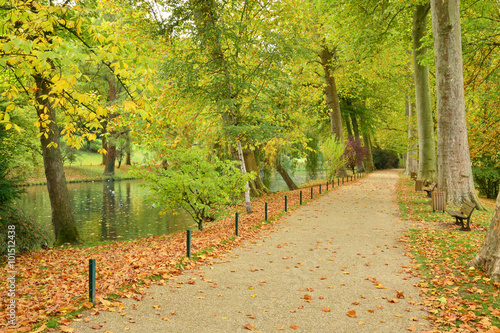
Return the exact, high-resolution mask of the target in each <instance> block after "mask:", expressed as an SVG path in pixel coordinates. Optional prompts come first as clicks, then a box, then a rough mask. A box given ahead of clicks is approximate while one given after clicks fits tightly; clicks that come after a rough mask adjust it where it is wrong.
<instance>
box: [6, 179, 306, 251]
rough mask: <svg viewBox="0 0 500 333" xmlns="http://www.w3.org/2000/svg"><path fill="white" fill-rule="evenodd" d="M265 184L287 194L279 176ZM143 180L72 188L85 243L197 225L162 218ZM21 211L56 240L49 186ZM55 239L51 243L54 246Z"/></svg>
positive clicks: (37, 189) (35, 190) (32, 192)
mask: <svg viewBox="0 0 500 333" xmlns="http://www.w3.org/2000/svg"><path fill="white" fill-rule="evenodd" d="M291 176H292V178H293V179H294V181H295V182H296V184H297V185H301V184H303V183H304V182H305V181H306V178H307V177H306V172H305V171H296V172H295V173H294V174H293V175H291ZM264 182H265V183H267V184H266V185H267V186H269V187H270V189H271V190H272V191H273V192H275V191H283V190H287V186H286V184H285V182H284V181H283V180H282V178H281V176H280V175H279V174H277V173H276V174H275V175H268V177H266V179H264ZM143 185H144V182H143V181H142V180H122V181H116V182H113V181H104V182H101V181H96V182H86V183H71V184H68V190H69V195H70V200H71V204H72V207H73V211H74V217H75V223H76V226H77V228H78V231H79V233H80V236H81V237H82V239H83V240H84V241H85V242H94V241H105V240H133V239H135V238H143V237H148V236H157V235H164V234H170V233H174V232H180V231H184V230H186V229H187V228H188V227H189V226H191V225H193V224H194V221H193V220H192V218H191V216H190V215H189V214H188V213H187V212H185V211H182V210H180V211H179V212H178V213H177V214H173V213H167V214H160V212H161V207H156V205H154V204H151V203H147V202H146V199H147V197H148V194H149V190H148V188H147V186H143ZM26 192H27V193H25V194H24V195H23V196H22V198H21V199H19V200H18V201H17V202H16V205H17V207H19V208H21V209H23V210H24V211H25V212H26V213H27V214H28V215H31V216H32V217H33V219H35V220H36V221H37V222H38V223H39V224H40V225H41V226H42V227H43V228H45V229H46V230H47V231H48V234H49V235H50V237H53V232H52V222H51V216H52V213H51V208H50V200H49V195H48V192H47V187H46V186H29V187H26ZM52 242H53V239H51V240H50V243H52Z"/></svg>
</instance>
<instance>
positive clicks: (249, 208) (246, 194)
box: [236, 141, 252, 214]
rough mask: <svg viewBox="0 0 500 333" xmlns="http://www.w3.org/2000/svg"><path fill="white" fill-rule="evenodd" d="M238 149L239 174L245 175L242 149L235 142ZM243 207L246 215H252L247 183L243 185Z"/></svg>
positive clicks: (239, 143)
mask: <svg viewBox="0 0 500 333" xmlns="http://www.w3.org/2000/svg"><path fill="white" fill-rule="evenodd" d="M236 145H237V147H238V156H239V160H240V168H241V173H242V174H246V173H247V170H246V167H245V157H244V156H243V149H242V148H241V142H240V141H237V143H236ZM245 206H246V210H247V213H248V214H251V213H252V203H251V201H250V186H249V184H248V181H247V182H246V183H245Z"/></svg>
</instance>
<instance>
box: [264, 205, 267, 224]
mask: <svg viewBox="0 0 500 333" xmlns="http://www.w3.org/2000/svg"><path fill="white" fill-rule="evenodd" d="M264 218H265V220H266V221H267V202H266V209H265V216H264Z"/></svg>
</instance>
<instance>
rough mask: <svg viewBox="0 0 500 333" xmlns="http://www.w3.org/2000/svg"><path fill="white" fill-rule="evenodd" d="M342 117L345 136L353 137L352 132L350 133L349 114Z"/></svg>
mask: <svg viewBox="0 0 500 333" xmlns="http://www.w3.org/2000/svg"><path fill="white" fill-rule="evenodd" d="M342 119H343V120H344V123H345V129H346V130H347V137H348V138H354V134H353V133H352V128H351V121H350V117H349V114H347V115H345V116H342Z"/></svg>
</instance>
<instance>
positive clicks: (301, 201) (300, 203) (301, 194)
mask: <svg viewBox="0 0 500 333" xmlns="http://www.w3.org/2000/svg"><path fill="white" fill-rule="evenodd" d="M300 204H301V205H302V191H300Z"/></svg>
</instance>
